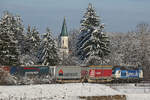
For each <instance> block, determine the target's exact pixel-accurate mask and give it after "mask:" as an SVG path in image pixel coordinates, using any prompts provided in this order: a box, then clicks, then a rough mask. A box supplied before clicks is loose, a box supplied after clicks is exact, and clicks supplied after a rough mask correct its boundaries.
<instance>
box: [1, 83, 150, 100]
mask: <svg viewBox="0 0 150 100" xmlns="http://www.w3.org/2000/svg"><path fill="white" fill-rule="evenodd" d="M124 94H125V95H126V96H127V100H150V87H136V86H134V84H130V85H122V86H121V85H120V86H117V85H116V86H107V85H104V84H89V83H83V84H82V83H68V84H49V85H22V86H0V100H1V99H5V100H20V99H24V100H31V99H32V100H33V99H38V100H79V98H78V97H79V96H107V95H124Z"/></svg>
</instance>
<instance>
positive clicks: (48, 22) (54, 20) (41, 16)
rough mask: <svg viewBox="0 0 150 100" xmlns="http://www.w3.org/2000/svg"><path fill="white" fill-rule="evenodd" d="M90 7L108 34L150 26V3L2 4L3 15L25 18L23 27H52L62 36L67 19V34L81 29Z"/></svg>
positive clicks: (23, 0)
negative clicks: (68, 31)
mask: <svg viewBox="0 0 150 100" xmlns="http://www.w3.org/2000/svg"><path fill="white" fill-rule="evenodd" d="M88 3H92V4H93V6H94V7H95V9H96V12H97V15H99V16H100V17H101V20H102V22H103V23H105V31H107V32H127V31H131V30H134V29H135V27H136V25H137V24H139V23H142V22H146V23H148V24H150V13H149V12H150V0H0V15H1V16H2V13H3V11H5V10H8V11H10V12H11V13H13V14H18V15H20V16H21V17H22V20H23V24H24V25H25V27H27V25H28V24H30V25H32V26H36V27H37V28H38V30H39V31H40V32H45V29H46V27H49V28H50V29H51V30H52V32H54V33H55V34H58V33H60V31H61V26H62V22H63V18H64V16H65V17H66V21H67V26H68V30H72V29H78V28H79V27H80V20H81V19H82V17H83V15H84V13H85V11H86V8H87V6H88Z"/></svg>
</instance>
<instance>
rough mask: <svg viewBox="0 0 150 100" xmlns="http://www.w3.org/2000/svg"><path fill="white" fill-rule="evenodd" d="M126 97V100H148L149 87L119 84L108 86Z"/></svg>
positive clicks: (149, 97)
mask: <svg viewBox="0 0 150 100" xmlns="http://www.w3.org/2000/svg"><path fill="white" fill-rule="evenodd" d="M110 87H112V88H113V89H115V90H117V91H118V92H120V93H123V94H125V95H126V97H127V100H150V86H135V84H120V85H117V84H116V85H113V86H110Z"/></svg>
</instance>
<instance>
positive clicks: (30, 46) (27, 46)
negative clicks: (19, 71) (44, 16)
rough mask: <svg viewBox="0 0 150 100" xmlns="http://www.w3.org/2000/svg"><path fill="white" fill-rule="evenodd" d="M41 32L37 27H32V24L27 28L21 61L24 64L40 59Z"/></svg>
mask: <svg viewBox="0 0 150 100" xmlns="http://www.w3.org/2000/svg"><path fill="white" fill-rule="evenodd" d="M40 42H41V39H40V34H39V32H38V31H37V29H36V27H33V28H31V27H30V25H29V26H28V28H27V34H26V36H25V42H24V44H23V49H24V52H23V55H24V56H23V57H22V58H21V63H23V64H36V63H37V61H38V58H37V52H38V48H39V45H40Z"/></svg>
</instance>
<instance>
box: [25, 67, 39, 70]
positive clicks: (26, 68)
mask: <svg viewBox="0 0 150 100" xmlns="http://www.w3.org/2000/svg"><path fill="white" fill-rule="evenodd" d="M23 69H25V70H28V69H29V70H30V69H33V70H38V71H39V70H40V69H38V68H33V67H32V68H29V67H24V68H23Z"/></svg>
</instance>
